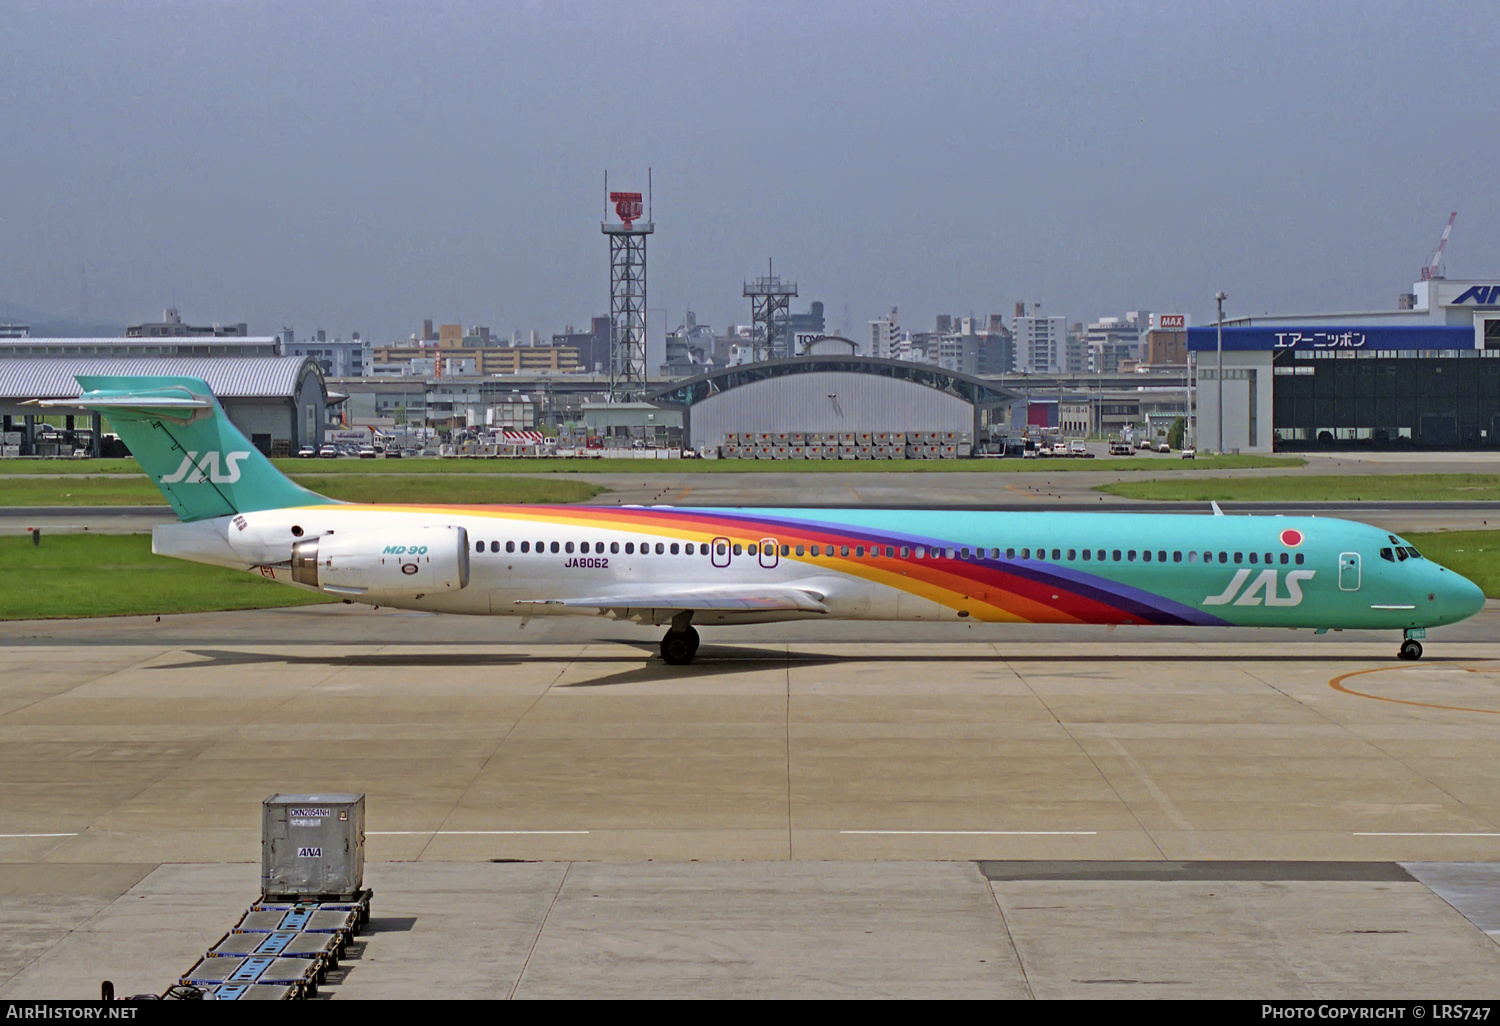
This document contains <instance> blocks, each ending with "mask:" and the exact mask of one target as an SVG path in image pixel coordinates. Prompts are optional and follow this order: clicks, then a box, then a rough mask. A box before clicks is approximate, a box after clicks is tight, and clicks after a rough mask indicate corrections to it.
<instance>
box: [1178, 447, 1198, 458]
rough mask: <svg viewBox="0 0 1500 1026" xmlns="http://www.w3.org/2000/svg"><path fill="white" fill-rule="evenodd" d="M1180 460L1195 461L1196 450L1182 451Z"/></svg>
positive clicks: (1196, 456)
mask: <svg viewBox="0 0 1500 1026" xmlns="http://www.w3.org/2000/svg"><path fill="white" fill-rule="evenodd" d="M1182 458H1183V459H1185V460H1194V459H1197V458H1198V451H1197V450H1196V449H1183V450H1182Z"/></svg>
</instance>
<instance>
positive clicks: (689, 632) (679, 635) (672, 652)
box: [661, 611, 698, 666]
mask: <svg viewBox="0 0 1500 1026" xmlns="http://www.w3.org/2000/svg"><path fill="white" fill-rule="evenodd" d="M692 620H693V614H692V612H691V611H687V612H682V613H678V614H677V615H676V616H674V617H672V629H671V630H669V631H667V634H666V637H664V638H662V639H661V658H662V662H664V663H666V664H667V665H668V666H686V665H687V664H688V663H690V662H692V661H693V657H694V656H695V655H697V654H698V631H697V630H696V629H695V628H694V627H693V624H692Z"/></svg>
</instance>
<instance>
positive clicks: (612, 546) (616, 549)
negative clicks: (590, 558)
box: [521, 542, 620, 552]
mask: <svg viewBox="0 0 1500 1026" xmlns="http://www.w3.org/2000/svg"><path fill="white" fill-rule="evenodd" d="M521 544H522V545H525V544H526V543H525V542H522V543H521ZM521 551H522V552H525V551H526V550H525V549H522V550H521ZM609 551H611V552H619V551H620V543H619V542H610V543H609Z"/></svg>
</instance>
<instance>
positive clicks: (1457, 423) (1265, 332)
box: [1188, 278, 1500, 453]
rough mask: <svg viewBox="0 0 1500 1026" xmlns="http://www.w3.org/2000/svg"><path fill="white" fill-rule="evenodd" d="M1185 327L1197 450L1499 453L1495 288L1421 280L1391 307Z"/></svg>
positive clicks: (1499, 290)
mask: <svg viewBox="0 0 1500 1026" xmlns="http://www.w3.org/2000/svg"><path fill="white" fill-rule="evenodd" d="M1218 344H1219V343H1218V330H1217V329H1216V328H1215V327H1214V326H1212V325H1210V326H1208V327H1200V328H1189V329H1188V351H1189V356H1188V359H1189V362H1190V368H1189V377H1190V380H1191V382H1192V388H1193V391H1194V393H1195V397H1196V409H1197V423H1196V431H1195V434H1194V437H1195V439H1196V441H1197V444H1198V445H1199V446H1201V447H1203V448H1204V449H1207V450H1213V451H1219V450H1224V451H1236V450H1237V451H1240V452H1259V453H1266V452H1271V451H1273V450H1277V449H1316V448H1337V447H1348V446H1359V447H1368V448H1398V447H1424V448H1448V449H1456V448H1463V449H1487V448H1494V447H1500V284H1496V283H1495V282H1493V281H1457V280H1453V281H1450V280H1447V279H1441V278H1436V279H1431V280H1428V281H1422V282H1417V283H1416V284H1415V285H1414V286H1413V291H1412V292H1410V293H1406V294H1404V295H1403V296H1401V308H1400V309H1396V310H1383V311H1374V312H1366V313H1333V314H1307V315H1297V316H1277V317H1271V316H1267V317H1244V318H1238V319H1235V320H1232V321H1231V320H1226V321H1225V322H1224V328H1223V382H1222V385H1223V395H1224V406H1223V425H1224V426H1223V432H1224V437H1223V443H1222V445H1221V444H1220V439H1219V405H1218V397H1219V385H1220V381H1219V378H1218V367H1219V356H1218V354H1217V348H1218Z"/></svg>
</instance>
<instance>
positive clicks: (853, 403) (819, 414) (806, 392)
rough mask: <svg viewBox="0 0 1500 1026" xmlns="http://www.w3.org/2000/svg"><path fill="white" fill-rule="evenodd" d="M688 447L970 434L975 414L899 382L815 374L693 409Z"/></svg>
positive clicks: (767, 382)
mask: <svg viewBox="0 0 1500 1026" xmlns="http://www.w3.org/2000/svg"><path fill="white" fill-rule="evenodd" d="M690 421H691V426H690V429H689V430H690V444H691V445H693V446H695V447H696V446H701V445H720V444H722V443H723V441H724V435H725V434H726V433H728V432H731V431H736V432H743V431H765V432H780V431H809V432H811V431H820V432H838V431H955V432H959V433H971V434H972V433H973V431H974V407H973V405H971V404H970V403H968V402H966V401H965V400H963V399H960V398H959V397H957V396H954V395H949V394H948V393H946V392H940V391H938V390H937V389H935V388H929V387H928V386H927V385H921V384H918V383H916V382H913V381H903V380H901V379H899V378H887V377H883V376H880V375H875V374H859V373H855V372H850V371H816V372H812V373H807V374H788V375H784V376H782V377H776V378H766V379H763V380H760V381H753V382H751V383H749V384H747V385H741V386H739V387H738V388H732V389H729V390H728V391H725V392H720V393H718V394H717V395H712V396H709V397H708V398H707V399H705V400H703V401H702V402H699V403H696V404H694V406H693V407H692V412H691V415H690Z"/></svg>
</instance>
